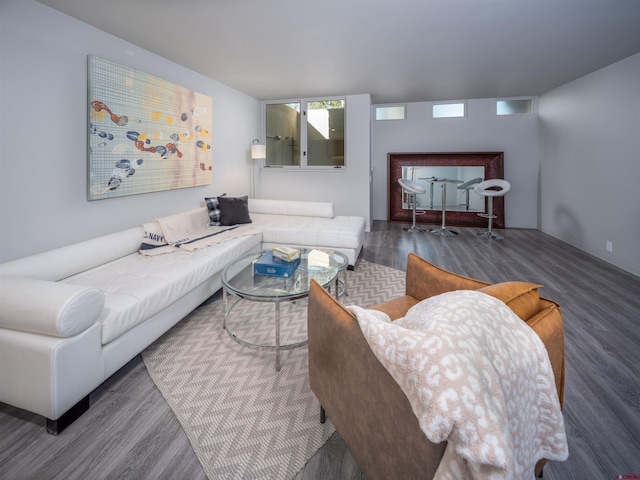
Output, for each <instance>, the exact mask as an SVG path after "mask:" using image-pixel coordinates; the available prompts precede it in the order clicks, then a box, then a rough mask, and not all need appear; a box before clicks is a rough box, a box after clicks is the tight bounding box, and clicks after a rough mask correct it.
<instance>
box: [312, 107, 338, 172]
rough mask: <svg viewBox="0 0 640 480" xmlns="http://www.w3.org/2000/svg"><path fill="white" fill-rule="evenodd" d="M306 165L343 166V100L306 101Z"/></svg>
mask: <svg viewBox="0 0 640 480" xmlns="http://www.w3.org/2000/svg"><path fill="white" fill-rule="evenodd" d="M307 165H308V166H344V100H321V101H313V102H308V103H307Z"/></svg>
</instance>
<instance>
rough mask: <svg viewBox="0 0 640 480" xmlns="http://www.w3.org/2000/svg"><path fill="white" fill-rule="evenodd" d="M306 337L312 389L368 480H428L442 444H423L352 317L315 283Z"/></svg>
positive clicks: (397, 391)
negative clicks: (391, 479) (425, 479)
mask: <svg viewBox="0 0 640 480" xmlns="http://www.w3.org/2000/svg"><path fill="white" fill-rule="evenodd" d="M308 335H309V384H310V387H311V390H312V391H313V392H314V393H315V395H316V397H317V398H318V400H319V401H320V403H321V404H322V406H323V407H324V409H325V410H326V412H327V415H328V416H329V418H330V420H331V421H332V422H333V425H334V426H335V427H336V430H338V432H339V433H340V436H341V437H342V439H343V440H344V442H345V444H346V445H347V447H348V449H349V451H350V452H351V454H352V455H353V457H354V458H355V460H356V462H357V463H358V465H359V466H360V468H361V469H362V470H363V471H364V473H365V475H366V476H367V478H369V479H370V480H376V479H387V478H402V479H423V478H432V476H433V475H434V473H435V471H436V469H437V468H438V465H439V463H440V459H441V458H442V455H443V452H444V447H445V444H444V443H441V444H437V445H436V444H433V443H431V442H430V441H429V440H428V439H427V437H426V435H425V434H424V433H423V432H422V430H421V429H420V426H419V424H418V419H417V417H416V416H415V414H414V413H413V411H412V409H411V405H410V403H409V400H408V399H407V397H406V395H405V394H404V393H403V392H402V390H401V389H400V387H399V386H398V384H397V383H396V381H395V380H394V379H393V377H392V376H391V375H390V374H389V372H388V371H387V370H386V369H385V367H384V366H383V365H382V364H381V363H380V362H379V361H378V359H377V358H376V356H375V354H374V353H373V352H372V351H371V348H369V344H368V343H367V340H366V339H365V338H364V336H363V335H362V331H361V330H360V326H359V325H358V321H357V320H356V318H355V317H354V316H353V315H352V314H351V313H350V312H349V311H347V310H346V309H345V308H344V307H343V306H342V305H341V304H340V303H339V302H338V301H336V300H335V299H334V298H333V297H332V296H331V295H330V293H329V292H327V290H326V289H324V288H322V287H321V286H320V285H319V284H318V283H316V282H312V285H311V290H310V293H309V307H308ZM381 452H384V454H382V455H381Z"/></svg>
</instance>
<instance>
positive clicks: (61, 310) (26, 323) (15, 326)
mask: <svg viewBox="0 0 640 480" xmlns="http://www.w3.org/2000/svg"><path fill="white" fill-rule="evenodd" d="M103 308H104V293H103V292H102V290H99V289H97V288H91V287H84V286H80V285H73V284H69V283H61V282H49V281H46V280H37V279H33V278H22V277H5V276H3V277H0V327H1V328H9V329H12V330H19V331H23V332H33V333H40V334H45V335H52V336H54V337H72V336H74V335H77V334H79V333H81V332H83V331H85V330H86V329H87V328H89V327H90V326H91V325H93V324H94V323H95V322H96V320H98V318H99V317H100V314H101V313H102V310H103Z"/></svg>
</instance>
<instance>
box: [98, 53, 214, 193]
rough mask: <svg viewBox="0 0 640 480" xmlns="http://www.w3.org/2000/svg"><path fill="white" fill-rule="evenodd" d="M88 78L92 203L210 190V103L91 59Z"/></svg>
mask: <svg viewBox="0 0 640 480" xmlns="http://www.w3.org/2000/svg"><path fill="white" fill-rule="evenodd" d="M88 73H89V88H88V93H89V103H88V119H89V139H88V146H89V168H88V177H89V178H88V192H87V198H88V199H89V200H99V199H104V198H113V197H121V196H124V195H135V194H140V193H148V192H156V191H161V190H170V189H174V188H186V187H194V186H199V185H209V184H211V180H212V177H211V176H212V171H211V169H212V166H211V162H212V154H211V153H212V152H211V145H212V144H211V142H212V136H211V122H212V110H211V109H212V101H211V98H210V97H208V96H206V95H202V94H200V93H198V92H194V91H193V90H190V89H188V88H184V87H181V86H179V85H176V84H174V83H171V82H168V81H166V80H162V79H160V78H158V77H155V76H153V75H149V74H146V73H143V72H140V71H137V70H134V69H131V68H127V67H124V66H121V65H117V64H115V63H112V62H110V61H108V60H105V59H102V58H100V57H97V56H95V55H89V57H88Z"/></svg>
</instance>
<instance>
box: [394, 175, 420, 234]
mask: <svg viewBox="0 0 640 480" xmlns="http://www.w3.org/2000/svg"><path fill="white" fill-rule="evenodd" d="M398 183H399V184H400V186H401V187H402V189H403V190H404V191H405V192H406V193H407V195H408V196H409V199H410V200H409V201H410V202H411V203H413V224H412V225H411V226H410V227H404V228H403V230H404V231H405V232H411V233H424V229H423V228H420V227H416V203H417V202H416V195H424V194H425V193H427V190H426V189H425V188H424V187H423V186H422V185H419V184H417V183H416V182H412V181H411V180H407V179H406V178H399V179H398Z"/></svg>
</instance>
